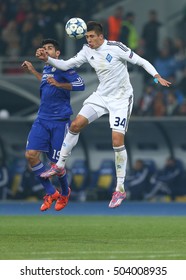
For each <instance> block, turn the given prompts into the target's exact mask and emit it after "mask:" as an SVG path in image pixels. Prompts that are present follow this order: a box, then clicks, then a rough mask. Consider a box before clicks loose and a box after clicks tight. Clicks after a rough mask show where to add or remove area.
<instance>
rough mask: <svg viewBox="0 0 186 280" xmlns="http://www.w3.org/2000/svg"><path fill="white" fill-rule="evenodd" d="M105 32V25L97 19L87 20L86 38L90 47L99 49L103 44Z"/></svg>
mask: <svg viewBox="0 0 186 280" xmlns="http://www.w3.org/2000/svg"><path fill="white" fill-rule="evenodd" d="M103 33H104V32H103V26H102V24H101V23H99V22H96V21H89V22H87V33H86V39H87V42H88V44H89V46H90V48H92V49H97V48H99V47H100V46H101V45H102V44H103V41H104V35H103Z"/></svg>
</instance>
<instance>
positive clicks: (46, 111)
mask: <svg viewBox="0 0 186 280" xmlns="http://www.w3.org/2000/svg"><path fill="white" fill-rule="evenodd" d="M48 77H52V78H54V79H55V80H56V81H57V82H59V83H70V84H71V85H72V91H83V90H84V88H85V86H84V82H83V79H82V78H81V77H80V76H79V75H78V74H77V73H76V72H75V70H73V69H69V70H67V71H62V70H59V69H56V68H55V67H52V66H50V65H45V66H44V69H43V76H42V80H41V85H40V97H41V103H40V107H39V110H38V118H39V119H44V120H63V119H69V118H70V116H71V115H72V114H73V112H72V107H71V105H70V91H69V90H66V89H63V88H58V87H56V86H53V85H50V84H49V83H48V82H47V78H48Z"/></svg>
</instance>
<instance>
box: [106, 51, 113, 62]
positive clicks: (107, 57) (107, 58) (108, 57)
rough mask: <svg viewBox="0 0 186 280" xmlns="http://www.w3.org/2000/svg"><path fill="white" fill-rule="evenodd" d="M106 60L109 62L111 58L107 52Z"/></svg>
mask: <svg viewBox="0 0 186 280" xmlns="http://www.w3.org/2000/svg"><path fill="white" fill-rule="evenodd" d="M106 60H107V61H108V62H111V60H112V56H111V55H110V54H109V53H108V54H107V56H106Z"/></svg>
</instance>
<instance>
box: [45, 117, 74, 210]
mask: <svg viewBox="0 0 186 280" xmlns="http://www.w3.org/2000/svg"><path fill="white" fill-rule="evenodd" d="M48 126H49V128H50V132H51V133H50V135H51V138H50V149H49V152H48V153H47V156H48V158H49V159H50V160H51V161H52V162H53V163H54V164H55V163H56V162H57V161H58V159H59V154H60V149H61V145H62V143H63V139H64V138H65V135H66V134H67V133H68V130H69V126H70V120H69V121H55V122H52V123H51V124H49V125H48ZM54 166H55V165H54ZM57 179H58V182H59V185H60V188H61V192H60V196H59V198H58V199H57V201H56V204H55V210H57V211H59V210H61V209H63V208H64V207H65V206H66V205H67V204H68V200H69V197H70V193H71V190H70V188H69V184H68V178H67V172H66V169H65V168H64V169H63V170H62V172H60V173H58V175H57Z"/></svg>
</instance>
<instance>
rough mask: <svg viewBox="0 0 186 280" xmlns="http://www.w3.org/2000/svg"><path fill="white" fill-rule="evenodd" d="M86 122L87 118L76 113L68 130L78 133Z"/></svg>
mask: <svg viewBox="0 0 186 280" xmlns="http://www.w3.org/2000/svg"><path fill="white" fill-rule="evenodd" d="M87 124H88V120H87V119H86V118H85V117H83V116H80V115H78V116H77V117H76V118H75V120H73V121H72V123H71V126H70V131H72V132H75V133H79V132H80V131H81V130H82V129H83V128H84V127H85V126H86V125H87Z"/></svg>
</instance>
